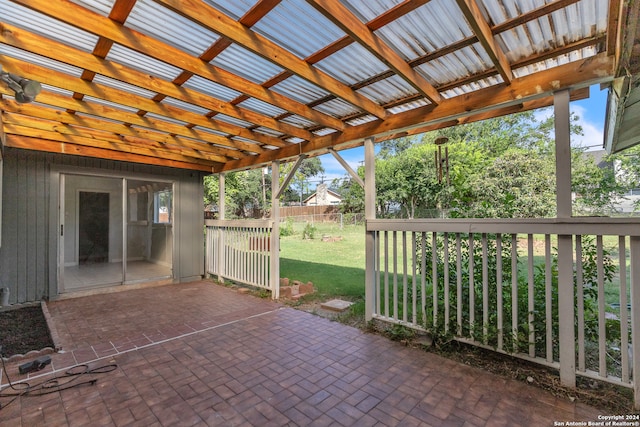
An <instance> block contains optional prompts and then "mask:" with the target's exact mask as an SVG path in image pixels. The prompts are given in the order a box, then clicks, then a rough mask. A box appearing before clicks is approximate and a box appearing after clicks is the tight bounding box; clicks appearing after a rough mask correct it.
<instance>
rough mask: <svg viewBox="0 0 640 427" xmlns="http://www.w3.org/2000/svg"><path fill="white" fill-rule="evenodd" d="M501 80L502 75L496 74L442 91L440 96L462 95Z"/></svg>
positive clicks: (498, 82)
mask: <svg viewBox="0 0 640 427" xmlns="http://www.w3.org/2000/svg"><path fill="white" fill-rule="evenodd" d="M503 82H504V80H502V77H501V76H500V75H499V74H496V75H495V76H493V77H489V78H486V79H482V80H478V81H475V82H473V83H469V84H466V85H462V86H458V87H457V88H455V89H450V90H446V91H444V92H442V96H443V97H444V98H447V99H448V98H453V97H456V96H458V95H464V94H465V93H470V92H475V91H476V90H480V89H484V88H486V87H489V86H494V85H497V84H500V83H503Z"/></svg>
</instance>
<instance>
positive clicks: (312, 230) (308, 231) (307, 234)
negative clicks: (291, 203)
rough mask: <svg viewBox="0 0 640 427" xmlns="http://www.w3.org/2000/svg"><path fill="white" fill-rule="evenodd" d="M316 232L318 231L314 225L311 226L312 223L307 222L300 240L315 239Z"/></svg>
mask: <svg viewBox="0 0 640 427" xmlns="http://www.w3.org/2000/svg"><path fill="white" fill-rule="evenodd" d="M317 231H318V229H317V228H316V226H315V225H313V224H312V223H310V222H308V223H306V225H305V226H304V230H302V239H303V240H307V239H310V240H311V239H313V238H315V235H316V232H317Z"/></svg>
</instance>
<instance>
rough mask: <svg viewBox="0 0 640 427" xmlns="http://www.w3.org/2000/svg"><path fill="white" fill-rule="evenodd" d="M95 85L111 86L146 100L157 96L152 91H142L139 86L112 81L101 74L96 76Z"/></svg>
mask: <svg viewBox="0 0 640 427" xmlns="http://www.w3.org/2000/svg"><path fill="white" fill-rule="evenodd" d="M93 81H94V83H97V84H102V85H105V86H109V87H112V88H114V89H118V90H122V91H125V92H129V93H133V94H136V95H139V96H142V97H144V98H153V96H154V95H155V92H152V91H150V90H146V89H142V88H140V87H138V86H134V85H130V84H127V83H123V82H121V81H119V80H115V79H111V78H109V77H105V76H103V75H100V74H96V76H95V77H94V79H93Z"/></svg>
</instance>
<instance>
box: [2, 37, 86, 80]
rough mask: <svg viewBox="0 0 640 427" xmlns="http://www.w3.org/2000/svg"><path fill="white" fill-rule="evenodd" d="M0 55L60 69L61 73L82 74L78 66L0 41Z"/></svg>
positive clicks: (78, 75) (76, 75)
mask: <svg viewBox="0 0 640 427" xmlns="http://www.w3.org/2000/svg"><path fill="white" fill-rule="evenodd" d="M0 55H6V56H10V57H12V58H16V59H19V60H20V61H24V62H29V63H32V64H36V65H39V66H40V67H44V68H49V69H52V70H56V71H60V72H61V73H65V74H69V75H71V76H74V77H80V76H81V75H82V70H81V69H80V68H78V67H74V66H72V65H68V64H65V63H63V62H59V61H55V60H53V59H49V58H45V57H44V56H40V55H36V54H34V53H31V52H27V51H24V50H22V49H18V48H15V47H13V46H9V45H6V44H3V43H0Z"/></svg>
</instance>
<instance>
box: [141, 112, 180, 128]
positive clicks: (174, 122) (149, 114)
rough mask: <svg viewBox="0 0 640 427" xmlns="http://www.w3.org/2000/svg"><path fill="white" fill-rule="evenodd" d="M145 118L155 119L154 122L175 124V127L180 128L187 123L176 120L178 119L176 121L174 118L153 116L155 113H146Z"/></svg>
mask: <svg viewBox="0 0 640 427" xmlns="http://www.w3.org/2000/svg"><path fill="white" fill-rule="evenodd" d="M146 116H147V117H151V118H153V119H156V120H161V121H163V122H169V123H173V124H176V125H182V126H185V125H187V122H185V121H182V120H178V119H176V118H174V117H167V116H161V115H159V114H155V113H147V114H146Z"/></svg>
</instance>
